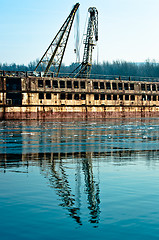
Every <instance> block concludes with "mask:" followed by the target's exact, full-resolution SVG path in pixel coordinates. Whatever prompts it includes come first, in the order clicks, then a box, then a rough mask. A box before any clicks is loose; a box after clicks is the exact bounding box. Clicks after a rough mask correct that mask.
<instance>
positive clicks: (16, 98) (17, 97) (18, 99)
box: [6, 92, 22, 106]
mask: <svg viewBox="0 0 159 240" xmlns="http://www.w3.org/2000/svg"><path fill="white" fill-rule="evenodd" d="M6 101H7V104H12V105H16V106H18V105H21V104H22V93H16V92H7V93H6Z"/></svg>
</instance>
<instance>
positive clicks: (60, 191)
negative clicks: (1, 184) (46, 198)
mask: <svg viewBox="0 0 159 240" xmlns="http://www.w3.org/2000/svg"><path fill="white" fill-rule="evenodd" d="M139 154H141V152H140V151H114V152H113V151H112V152H99V153H98V152H91V153H87V152H73V153H31V154H0V171H4V172H6V171H14V169H15V172H17V171H18V169H23V170H21V171H23V172H28V173H29V167H31V166H38V167H39V168H40V173H41V174H42V175H43V176H44V177H45V178H46V179H47V180H48V184H49V186H50V187H51V188H53V189H54V190H55V192H56V195H57V199H58V204H59V206H61V207H62V208H64V209H65V210H67V214H68V215H69V216H70V217H71V218H73V219H74V221H76V223H77V224H79V225H82V224H83V221H82V214H81V212H82V209H83V208H87V211H86V212H87V215H88V221H89V222H90V223H91V224H93V226H94V227H97V226H98V223H99V221H100V212H101V209H100V179H99V172H100V168H99V167H98V163H99V162H102V161H108V162H112V163H113V164H131V163H132V162H133V163H134V161H136V160H135V159H137V156H138V155H139ZM145 155H146V156H147V164H151V163H150V162H151V161H150V160H151V159H154V156H155V159H159V151H145ZM94 166H95V167H94ZM21 167H23V168H21ZM84 196H85V197H84ZM84 198H86V199H87V201H86V203H85V202H84V201H83V199H84ZM83 204H84V205H85V206H83Z"/></svg>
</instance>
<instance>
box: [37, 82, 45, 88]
mask: <svg viewBox="0 0 159 240" xmlns="http://www.w3.org/2000/svg"><path fill="white" fill-rule="evenodd" d="M43 86H44V85H43V80H38V87H40V88H42V87H43Z"/></svg>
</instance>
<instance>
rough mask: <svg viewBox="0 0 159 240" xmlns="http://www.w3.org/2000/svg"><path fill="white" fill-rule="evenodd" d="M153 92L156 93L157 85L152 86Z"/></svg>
mask: <svg viewBox="0 0 159 240" xmlns="http://www.w3.org/2000/svg"><path fill="white" fill-rule="evenodd" d="M152 91H156V85H155V84H152ZM154 101H156V100H154Z"/></svg>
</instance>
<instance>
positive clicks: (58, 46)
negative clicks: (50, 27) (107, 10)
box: [35, 3, 80, 77]
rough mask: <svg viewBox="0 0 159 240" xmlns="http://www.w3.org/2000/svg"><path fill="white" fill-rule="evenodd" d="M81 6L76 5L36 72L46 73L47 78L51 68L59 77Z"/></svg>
mask: <svg viewBox="0 0 159 240" xmlns="http://www.w3.org/2000/svg"><path fill="white" fill-rule="evenodd" d="M79 5H80V4H79V3H76V4H75V5H74V7H73V9H72V11H71V13H70V14H69V16H68V17H67V19H66V20H65V22H64V24H63V25H62V27H61V28H60V30H59V32H58V33H57V35H56V36H55V38H54V39H53V41H52V42H51V44H50V46H49V47H48V49H47V50H46V52H45V53H44V55H43V56H42V58H41V60H40V61H39V63H38V64H37V66H36V68H35V72H36V71H42V72H44V77H45V76H46V75H47V74H48V72H49V70H50V68H51V67H53V70H52V71H53V72H54V74H55V76H58V74H59V71H60V67H61V63H62V59H63V56H64V52H65V49H66V45H67V42H68V38H69V35H70V31H71V27H72V24H73V20H74V17H75V14H76V12H77V10H78V7H79Z"/></svg>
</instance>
